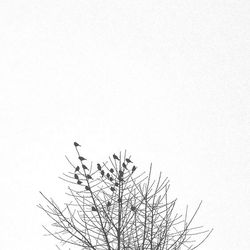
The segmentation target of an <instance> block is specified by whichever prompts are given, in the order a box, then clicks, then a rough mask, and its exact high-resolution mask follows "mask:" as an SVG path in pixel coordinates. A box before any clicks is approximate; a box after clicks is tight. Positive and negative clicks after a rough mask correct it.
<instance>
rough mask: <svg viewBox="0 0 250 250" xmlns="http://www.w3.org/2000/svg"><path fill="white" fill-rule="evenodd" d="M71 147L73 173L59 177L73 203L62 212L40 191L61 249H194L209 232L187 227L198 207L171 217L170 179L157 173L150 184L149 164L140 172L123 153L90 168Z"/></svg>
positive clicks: (172, 207)
mask: <svg viewBox="0 0 250 250" xmlns="http://www.w3.org/2000/svg"><path fill="white" fill-rule="evenodd" d="M74 146H75V149H76V152H77V156H78V161H79V164H78V165H74V164H73V163H72V162H71V161H70V160H69V159H68V157H66V158H67V160H68V162H69V163H70V165H71V167H72V168H73V170H72V171H70V172H68V173H67V174H63V177H61V179H62V180H64V181H65V182H67V183H68V184H69V186H68V192H67V195H69V196H70V198H71V201H70V202H69V203H67V204H66V205H65V207H64V208H60V207H59V206H58V205H57V204H56V202H55V201H54V200H52V199H48V198H47V197H46V196H45V195H44V194H42V193H41V194H42V196H43V197H44V199H45V200H46V202H47V206H43V205H41V204H39V207H40V208H41V209H42V210H43V211H44V212H45V213H46V214H47V215H48V216H49V217H50V218H51V220H52V222H53V223H52V229H49V228H48V227H44V228H45V230H46V231H47V232H48V233H49V235H52V236H54V237H55V238H56V239H57V240H58V241H59V242H60V243H62V245H72V246H74V247H75V249H93V250H106V249H107V250H125V249H133V250H149V249H150V250H171V249H172V250H177V249H189V250H192V249H195V248H197V247H198V246H200V244H201V243H203V242H204V241H205V239H206V238H207V237H208V236H209V235H210V233H211V232H212V230H210V231H208V230H205V231H204V230H202V227H191V223H192V221H193V219H194V217H195V215H196V214H197V212H198V210H199V208H200V205H201V203H200V204H199V206H198V207H197V209H196V211H195V212H194V214H193V215H192V216H191V218H190V219H188V213H187V212H188V208H186V213H185V215H184V216H182V215H178V214H174V212H173V210H174V207H175V204H176V199H175V200H169V198H168V191H169V180H168V178H163V177H162V174H161V173H160V175H159V177H158V179H157V180H152V176H151V173H152V165H150V168H149V173H148V174H146V173H145V172H142V173H140V172H139V171H138V168H137V166H136V165H135V164H134V162H133V160H132V159H131V157H130V156H129V157H128V156H127V154H126V151H125V152H124V153H123V154H122V153H121V152H120V153H119V154H115V153H114V154H113V155H112V157H109V159H108V161H105V162H102V163H100V162H99V163H97V164H93V163H92V162H91V163H90V164H89V163H88V161H87V159H86V158H85V157H83V156H82V155H81V154H80V151H79V147H80V145H79V144H78V143H76V142H75V143H74ZM53 228H54V229H53ZM58 248H59V247H58ZM59 249H60V248H59Z"/></svg>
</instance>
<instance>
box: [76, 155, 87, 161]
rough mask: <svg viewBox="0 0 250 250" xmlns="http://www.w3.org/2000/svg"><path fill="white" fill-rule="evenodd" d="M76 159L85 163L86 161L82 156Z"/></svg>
mask: <svg viewBox="0 0 250 250" xmlns="http://www.w3.org/2000/svg"><path fill="white" fill-rule="evenodd" d="M78 158H79V160H80V161H86V160H87V159H85V158H84V157H82V156H79V157H78Z"/></svg>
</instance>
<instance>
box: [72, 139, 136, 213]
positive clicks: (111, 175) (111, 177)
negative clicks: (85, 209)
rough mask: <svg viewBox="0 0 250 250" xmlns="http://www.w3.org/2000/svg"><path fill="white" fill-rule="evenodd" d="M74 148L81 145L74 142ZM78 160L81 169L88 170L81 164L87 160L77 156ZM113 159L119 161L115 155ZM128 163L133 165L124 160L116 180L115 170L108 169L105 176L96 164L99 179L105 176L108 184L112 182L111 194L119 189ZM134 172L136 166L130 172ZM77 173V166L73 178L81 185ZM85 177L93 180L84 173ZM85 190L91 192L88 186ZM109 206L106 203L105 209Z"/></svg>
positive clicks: (127, 159)
mask: <svg viewBox="0 0 250 250" xmlns="http://www.w3.org/2000/svg"><path fill="white" fill-rule="evenodd" d="M74 146H75V147H76V148H77V147H80V146H81V145H79V144H78V143H77V142H74ZM78 158H79V160H80V161H81V165H82V168H83V169H84V170H88V168H87V167H86V166H85V165H84V164H83V161H86V160H87V159H86V158H84V157H82V156H79V157H78ZM113 159H114V160H115V161H120V159H119V157H118V156H117V155H116V154H113ZM130 163H133V162H132V161H131V160H130V159H129V158H126V159H125V162H123V163H122V167H123V170H121V169H120V170H119V171H118V173H117V174H118V178H116V177H115V170H114V169H113V168H110V169H109V172H107V173H106V175H105V171H104V170H103V169H102V166H101V165H100V164H99V163H97V170H98V171H99V172H100V174H101V177H102V178H103V177H104V176H105V177H106V178H107V179H108V180H109V181H110V182H112V183H113V184H114V186H111V187H110V190H111V191H112V192H115V190H116V189H115V187H119V183H120V182H122V181H124V179H123V177H124V171H125V170H128V168H127V166H128V165H129V164H130ZM135 170H136V166H134V165H133V167H132V169H131V172H132V173H134V171H135ZM79 171H80V167H79V166H77V167H76V168H75V173H74V178H75V179H76V180H77V184H79V185H81V184H82V181H81V180H80V179H79V176H78V174H77V173H79ZM85 177H86V179H87V180H90V179H93V178H92V176H91V175H90V174H87V173H85ZM85 189H86V190H87V191H91V190H90V187H89V186H85ZM109 206H111V203H110V201H108V203H107V207H109ZM131 210H132V211H135V207H133V206H132V207H131ZM92 211H97V208H95V207H92Z"/></svg>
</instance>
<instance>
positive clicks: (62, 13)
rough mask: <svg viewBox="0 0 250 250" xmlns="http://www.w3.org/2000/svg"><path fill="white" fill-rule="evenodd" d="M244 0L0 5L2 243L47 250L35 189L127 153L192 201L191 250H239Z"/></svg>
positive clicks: (245, 208) (244, 147) (244, 173)
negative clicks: (75, 166) (204, 236)
mask: <svg viewBox="0 0 250 250" xmlns="http://www.w3.org/2000/svg"><path fill="white" fill-rule="evenodd" d="M249 14H250V2H249V1H241V0H240V1H231V0H224V1H218V0H208V1H203V0H197V1H195V0H190V1H188V0H185V1H179V0H173V1H168V0H164V1H149V0H143V1H141V0H126V1H124V0H119V1H117V0H116V1H110V0H106V1H101V0H99V1H97V0H91V1H84V0H81V1H80V0H74V1H65V0H60V1H59V0H43V1H38V0H32V1H27V0H26V1H25V0H18V1H17V0H16V1H14V0H13V1H9V0H8V1H7V0H1V2H0V142H1V143H0V155H1V157H0V164H1V177H0V178H1V181H0V185H1V188H0V197H1V206H0V238H1V243H0V247H1V249H4V250H16V249H20V250H21V249H23V250H34V249H36V250H44V249H46V250H52V249H56V248H55V243H56V241H55V240H54V239H52V238H46V237H43V236H42V234H43V233H44V231H43V229H42V227H41V224H43V223H44V224H46V223H47V219H46V216H45V215H44V214H42V213H41V211H40V210H39V209H38V208H37V207H36V204H38V203H39V202H41V201H42V198H41V197H40V195H39V193H38V191H40V190H42V191H43V192H44V193H45V194H46V195H48V196H49V197H50V196H52V197H54V198H56V200H58V201H59V202H63V200H64V198H65V195H64V192H65V189H64V186H65V185H64V184H63V183H62V182H61V181H60V180H59V179H58V176H60V175H61V174H62V172H67V171H68V170H69V169H70V167H69V166H68V164H67V162H66V160H65V158H64V155H65V154H67V155H68V156H69V157H70V158H71V159H72V160H74V159H75V158H74V157H76V154H75V151H74V147H73V144H72V143H73V141H75V140H76V141H78V142H79V143H80V144H82V145H83V146H82V148H81V150H82V153H83V155H84V156H86V158H88V159H90V160H93V161H94V162H97V161H104V160H106V159H107V157H108V156H109V155H111V154H113V152H119V151H120V150H124V149H127V151H128V153H129V154H131V155H132V158H133V160H134V161H135V162H136V163H137V165H138V167H139V168H138V169H140V168H141V169H142V170H144V169H147V168H148V166H149V164H150V162H152V163H153V166H154V173H155V174H157V173H159V171H163V173H164V175H167V176H168V177H169V178H170V180H171V185H172V186H171V189H170V192H171V195H172V196H173V197H177V198H178V199H179V201H178V204H179V206H178V212H184V210H185V205H186V204H189V205H190V209H191V211H192V210H194V209H195V207H196V206H197V205H198V203H199V201H200V200H203V201H204V203H203V206H202V209H201V210H200V213H199V214H198V216H197V219H196V222H197V225H200V224H203V225H204V226H205V227H206V228H208V229H209V228H212V227H214V228H215V230H214V232H213V234H212V235H211V237H210V239H209V240H208V241H207V242H206V243H205V244H204V245H203V246H202V247H201V248H200V249H202V250H211V249H213V250H225V249H226V250H235V249H241V250H249V249H250V242H249V238H250V231H249V228H250V209H249V206H250V198H249V197H250V184H249V181H250V170H249V169H250V166H249V160H250V157H249V155H250V154H249V149H250V146H249V143H250V140H249V135H250V134H249V125H250V119H249V118H250V117H249V108H250V101H249V95H250V86H249V80H250V79H249V76H250V74H249V66H250V64H249V61H250V48H249V47H250V29H249V25H250V15H249Z"/></svg>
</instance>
